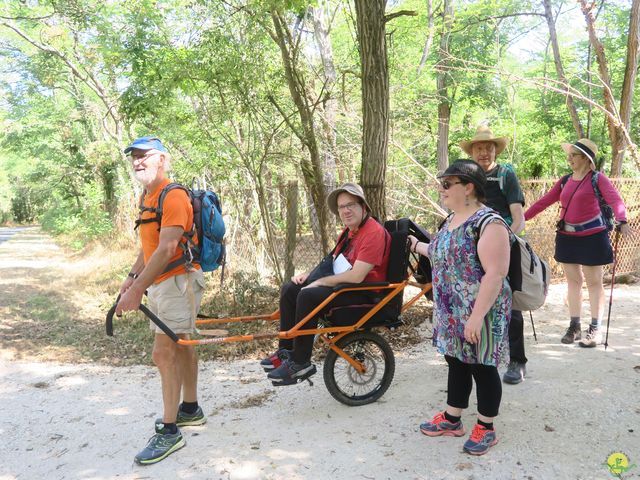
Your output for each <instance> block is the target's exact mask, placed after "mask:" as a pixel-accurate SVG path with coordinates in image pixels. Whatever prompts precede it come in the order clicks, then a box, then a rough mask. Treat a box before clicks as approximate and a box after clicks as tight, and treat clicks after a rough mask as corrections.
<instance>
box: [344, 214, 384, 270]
mask: <svg viewBox="0 0 640 480" xmlns="http://www.w3.org/2000/svg"><path fill="white" fill-rule="evenodd" d="M342 232H344V230H343V231H342ZM341 243H342V242H341ZM339 251H340V244H339V245H338V248H337V249H336V252H339ZM390 253H391V235H390V234H389V232H387V231H386V230H385V228H384V227H383V226H382V225H380V224H379V223H378V222H377V221H376V220H375V219H374V218H372V217H369V218H368V219H367V221H366V222H365V223H364V225H363V226H362V227H360V228H359V229H358V231H357V232H355V233H354V232H351V231H350V232H349V245H348V246H347V248H346V250H345V251H344V252H342V254H343V255H344V256H345V258H346V259H347V260H348V261H349V263H350V264H351V265H353V264H355V262H356V260H360V261H361V262H365V263H369V264H371V265H373V268H372V269H371V271H370V272H369V273H368V274H367V276H366V277H365V278H364V282H386V280H387V268H388V266H389V254H390Z"/></svg>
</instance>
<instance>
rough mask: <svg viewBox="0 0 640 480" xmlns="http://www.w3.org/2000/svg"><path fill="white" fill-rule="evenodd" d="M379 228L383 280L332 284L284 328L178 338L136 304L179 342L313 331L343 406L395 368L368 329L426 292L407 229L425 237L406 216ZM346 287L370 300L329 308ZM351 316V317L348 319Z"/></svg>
mask: <svg viewBox="0 0 640 480" xmlns="http://www.w3.org/2000/svg"><path fill="white" fill-rule="evenodd" d="M384 227H385V228H386V229H387V231H389V233H390V234H391V247H390V248H391V251H390V257H389V268H388V272H387V281H386V282H379V283H359V284H343V285H338V286H336V287H334V289H333V292H332V294H331V295H330V296H329V297H328V298H327V299H326V300H324V301H323V302H322V303H320V304H319V305H318V306H317V307H316V308H315V309H314V310H313V311H312V312H311V313H309V315H307V316H306V317H305V318H303V319H302V320H301V321H300V322H299V323H298V324H296V325H295V326H294V327H293V328H291V329H290V330H288V331H281V332H265V333H257V334H251V335H234V336H228V337H216V338H195V339H190V340H185V339H181V338H179V337H178V336H177V335H176V334H175V333H174V332H173V331H172V330H171V329H170V328H169V327H167V326H166V325H165V324H164V323H163V322H162V321H161V320H160V319H159V318H158V317H157V316H156V315H154V314H153V313H152V312H151V311H150V310H149V309H148V308H147V307H146V306H145V305H140V307H139V308H140V310H141V311H142V312H143V313H144V314H145V315H146V316H147V317H149V319H150V320H151V321H153V322H154V323H155V324H156V325H157V326H158V327H159V328H160V329H161V330H162V331H163V332H164V333H165V334H166V335H167V336H169V338H171V339H172V340H173V341H174V342H176V343H178V344H180V345H208V344H220V343H229V342H250V341H253V340H261V339H270V338H279V339H291V338H295V337H297V336H300V335H315V336H316V337H317V339H319V340H320V341H321V342H323V343H324V344H326V346H327V347H328V348H329V351H328V353H327V355H326V358H325V360H324V368H323V377H324V382H325V385H326V387H327V389H328V390H329V393H331V395H332V396H333V397H334V398H335V399H336V400H338V401H339V402H341V403H344V404H345V405H350V406H358V405H366V404H368V403H372V402H375V401H376V400H378V399H379V398H380V397H381V396H382V395H384V393H385V392H386V391H387V389H388V388H389V386H390V385H391V381H392V380H393V376H394V373H395V359H394V356H393V350H392V349H391V346H390V345H389V343H388V342H387V340H386V339H385V338H384V337H383V336H382V335H380V334H379V333H377V332H375V331H374V328H378V327H386V328H389V329H393V328H395V327H397V326H399V325H401V323H402V319H401V315H402V313H403V312H405V311H406V310H407V309H408V308H410V307H411V306H412V305H414V304H415V303H416V302H417V301H418V300H419V299H420V298H421V297H422V296H423V295H424V296H427V297H429V296H430V293H431V266H430V264H429V262H428V260H427V259H426V258H424V257H418V256H416V255H415V254H413V253H411V252H410V251H409V244H408V241H407V236H408V235H409V234H411V235H414V236H416V237H417V238H418V239H419V240H420V241H421V242H426V243H428V242H429V240H430V236H429V235H428V234H427V233H426V232H425V231H424V230H422V229H421V228H420V227H418V226H417V225H415V224H414V223H413V222H412V221H411V220H409V219H406V218H403V219H400V220H390V221H387V222H385V224H384ZM411 277H413V280H411ZM408 285H412V286H414V287H417V288H418V289H419V292H418V293H417V294H415V295H414V296H413V297H411V299H409V300H408V301H407V302H404V301H403V297H404V289H405V287H407V286H408ZM350 291H368V292H371V295H370V296H371V298H372V302H371V303H370V304H361V305H351V306H346V307H335V308H331V306H330V304H331V301H332V300H333V299H334V298H336V297H337V296H338V295H341V294H343V293H344V292H350ZM116 304H117V301H116ZM116 304H114V305H113V307H111V309H110V310H109V312H108V314H107V319H106V330H107V335H110V336H111V335H113V315H114V313H115V307H116ZM314 316H320V319H321V321H320V322H319V325H318V328H315V329H303V328H302V326H303V325H304V324H305V323H306V322H307V321H308V320H309V319H311V318H313V317H314ZM279 319H280V312H279V311H278V310H276V311H275V312H273V313H270V314H266V315H252V316H243V317H229V318H211V317H202V316H200V315H199V318H198V319H197V320H196V326H202V325H224V324H229V323H237V322H254V321H265V320H266V321H277V320H279ZM354 319H357V320H355V321H354Z"/></svg>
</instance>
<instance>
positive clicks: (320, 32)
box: [312, 0, 338, 229]
mask: <svg viewBox="0 0 640 480" xmlns="http://www.w3.org/2000/svg"><path fill="white" fill-rule="evenodd" d="M328 13H329V2H328V1H327V0H320V1H319V2H318V6H317V7H315V8H312V16H313V27H314V28H313V36H314V39H315V42H316V46H317V47H318V51H319V52H320V58H321V59H322V67H323V72H324V78H323V81H324V86H323V101H322V103H321V107H320V108H318V111H319V113H320V120H321V124H322V143H323V149H322V156H321V158H322V171H323V174H324V177H323V183H324V187H325V193H326V194H327V195H328V194H329V192H330V191H331V190H333V188H335V186H336V160H337V152H338V148H337V146H336V114H337V110H338V101H337V100H336V98H335V97H334V95H333V93H334V87H335V84H336V79H337V75H336V68H335V65H334V63H333V47H332V45H331V37H330V36H329V23H328ZM332 219H333V217H332V216H329V228H330V229H332V228H333V227H334V226H335V223H334V222H333V221H331V220H332Z"/></svg>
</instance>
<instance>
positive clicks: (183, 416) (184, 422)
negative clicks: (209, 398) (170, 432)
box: [156, 404, 207, 430]
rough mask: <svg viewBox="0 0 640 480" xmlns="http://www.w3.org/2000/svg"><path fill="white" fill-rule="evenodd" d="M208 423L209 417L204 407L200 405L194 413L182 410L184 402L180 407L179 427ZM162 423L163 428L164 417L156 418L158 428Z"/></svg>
mask: <svg viewBox="0 0 640 480" xmlns="http://www.w3.org/2000/svg"><path fill="white" fill-rule="evenodd" d="M205 423H207V417H205V416H204V412H203V411H202V407H200V406H198V409H197V410H196V411H195V412H194V413H187V412H184V411H183V410H182V404H180V407H178V418H176V425H177V426H178V427H195V426H198V425H204V424H205ZM158 425H160V428H162V425H163V423H162V418H156V430H157V428H158Z"/></svg>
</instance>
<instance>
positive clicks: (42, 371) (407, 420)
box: [0, 230, 640, 480]
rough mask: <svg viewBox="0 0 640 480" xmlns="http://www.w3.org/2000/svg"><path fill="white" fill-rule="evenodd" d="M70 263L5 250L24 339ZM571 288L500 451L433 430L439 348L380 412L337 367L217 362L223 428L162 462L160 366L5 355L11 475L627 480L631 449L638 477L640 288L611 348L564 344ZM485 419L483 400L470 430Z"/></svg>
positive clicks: (209, 393) (407, 370)
mask: <svg viewBox="0 0 640 480" xmlns="http://www.w3.org/2000/svg"><path fill="white" fill-rule="evenodd" d="M65 262H68V258H67V257H66V256H65V254H64V253H63V252H62V251H60V250H59V249H56V248H55V246H54V245H53V244H52V243H51V242H50V241H49V240H48V239H47V238H46V237H45V236H43V235H41V234H40V233H39V232H38V231H34V230H25V231H22V232H19V233H18V234H17V235H15V236H13V237H12V238H11V239H10V240H8V241H6V242H4V243H2V244H0V294H1V297H0V335H2V336H5V335H6V334H7V332H10V330H11V325H7V322H6V321H5V318H6V315H9V314H11V315H14V314H15V311H14V309H15V308H20V307H19V305H15V303H16V299H17V298H22V299H23V301H25V302H28V301H30V300H32V297H33V296H34V295H43V294H46V292H47V288H48V286H49V285H50V284H52V283H54V282H59V281H63V280H62V278H63V277H64V275H65V272H66V271H67V270H66V269H67V268H68V267H66V266H65ZM45 267H46V268H45ZM564 291H565V286H564V285H555V286H553V287H552V289H551V292H550V295H549V299H548V302H547V304H546V305H545V306H544V307H543V308H542V309H540V310H539V311H538V312H536V313H535V320H536V331H537V334H538V343H535V342H534V341H533V338H532V335H531V327H530V325H528V327H527V328H526V338H527V354H528V357H529V360H530V361H529V374H528V376H527V379H526V381H525V382H524V383H523V384H521V385H517V386H509V385H505V387H504V389H503V402H502V411H501V414H500V416H499V417H498V418H497V420H496V428H497V432H498V436H499V440H500V443H499V444H498V445H497V446H496V447H494V448H493V449H492V450H491V451H490V452H489V454H488V455H486V456H484V457H480V458H472V457H470V456H468V455H465V454H463V453H462V452H461V447H462V443H463V442H464V438H462V439H460V438H457V439H455V438H427V437H425V436H423V435H421V434H420V433H419V431H418V424H419V423H420V422H421V421H422V420H424V419H425V418H426V417H427V416H431V415H432V414H433V413H435V412H436V411H437V410H438V409H440V408H442V406H443V404H444V401H445V398H446V394H445V389H446V367H445V364H444V362H443V360H442V358H441V357H439V356H438V355H436V353H435V351H434V349H433V348H432V347H431V346H430V345H429V342H428V341H427V340H425V341H424V342H422V343H420V344H419V345H417V346H415V347H412V348H410V349H408V350H406V351H401V352H396V360H397V366H396V376H395V379H394V380H393V383H392V385H391V387H390V389H389V391H388V392H387V393H386V394H385V395H384V397H383V398H382V399H381V400H380V401H378V402H377V403H375V404H373V405H368V406H365V407H355V408H350V407H346V406H343V405H341V404H339V403H337V402H336V401H335V400H334V399H333V398H332V397H331V396H330V395H329V393H328V392H327V390H326V388H325V387H324V385H323V381H322V378H321V373H319V374H318V375H316V377H315V386H314V387H309V386H308V384H304V385H298V386H293V387H285V388H280V389H276V388H274V387H272V386H271V385H270V384H269V383H268V382H267V381H266V380H265V378H264V374H263V373H262V372H261V371H260V369H259V368H258V366H257V363H256V362H255V361H233V362H208V363H206V364H203V365H202V367H201V377H200V381H201V396H200V401H201V403H202V404H203V406H204V408H205V412H206V413H207V414H208V415H209V422H208V424H207V425H205V426H203V427H191V428H186V429H184V434H185V437H186V440H187V447H186V448H184V449H182V450H181V451H179V452H177V453H175V454H173V455H171V456H170V457H169V458H167V459H166V460H164V461H163V462H161V463H159V464H157V465H154V466H149V467H139V466H136V465H135V464H134V463H133V461H132V460H133V456H134V455H135V453H137V451H138V450H139V449H140V448H141V447H142V446H143V445H144V443H145V442H146V440H147V438H148V437H149V436H150V435H151V434H152V433H153V432H152V428H153V420H154V418H155V417H156V416H157V415H158V412H159V411H160V408H161V404H160V396H159V391H160V385H159V378H158V375H157V374H156V371H155V369H153V368H149V367H143V366H137V367H107V366H96V365H89V364H84V365H74V364H68V363H53V362H33V361H29V362H26V361H20V360H16V359H15V358H10V356H8V355H4V356H0V403H1V404H2V406H3V408H1V409H0V435H1V438H2V441H1V442H0V480H9V479H34V480H35V479H38V480H39V479H43V478H48V479H96V480H98V479H116V478H117V479H143V478H153V479H175V478H183V479H225V480H226V479H233V480H247V479H285V478H286V479H287V480H295V479H328V478H343V479H376V480H379V479H393V480H396V479H434V478H452V479H487V478H492V479H511V478H514V479H522V478H525V479H527V478H529V479H536V480H537V479H606V478H614V477H613V476H612V474H611V473H610V471H609V468H608V467H607V466H606V462H607V459H608V458H609V456H610V455H611V454H612V453H616V452H619V453H622V454H624V455H625V457H626V458H628V459H629V460H630V463H631V464H635V466H633V467H632V468H631V469H630V470H629V471H628V472H626V473H624V474H623V475H622V478H640V402H639V401H638V397H639V394H640V333H638V328H637V325H638V320H639V318H640V287H639V286H637V285H636V286H626V285H621V286H619V287H616V289H615V294H614V295H615V297H614V298H615V303H614V308H613V314H612V328H611V332H610V340H609V343H610V346H609V348H608V350H607V351H606V352H605V351H604V348H603V347H598V348H596V349H590V350H583V349H580V348H579V347H578V346H566V345H562V344H560V342H559V339H560V336H561V334H562V333H563V331H564V329H565V327H566V320H565V318H566V309H565V307H564V305H563V294H564ZM43 292H44V293H43ZM61 301H73V300H72V299H71V300H70V299H65V298H64V297H61ZM423 326H424V327H423V330H422V334H423V335H424V336H425V337H426V336H428V335H429V333H430V332H429V329H428V327H429V324H428V322H425V323H424V324H423ZM96 335H102V328H101V325H99V326H97V328H96ZM319 372H321V368H319ZM474 412H475V401H473V399H472V402H471V408H470V409H469V410H467V411H466V412H465V414H464V416H463V421H464V423H465V424H466V426H467V428H470V427H471V426H472V425H473V423H474V421H475V416H474Z"/></svg>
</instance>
